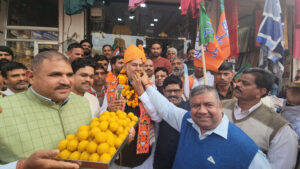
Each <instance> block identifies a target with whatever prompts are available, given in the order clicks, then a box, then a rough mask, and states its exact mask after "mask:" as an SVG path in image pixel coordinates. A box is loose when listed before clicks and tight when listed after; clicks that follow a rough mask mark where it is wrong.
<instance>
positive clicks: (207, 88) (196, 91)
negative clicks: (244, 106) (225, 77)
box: [190, 85, 221, 103]
mask: <svg viewBox="0 0 300 169" xmlns="http://www.w3.org/2000/svg"><path fill="white" fill-rule="evenodd" d="M204 93H212V94H213V95H214V96H215V98H216V100H217V102H218V103H220V102H221V100H220V97H219V94H218V92H217V90H216V89H215V88H213V87H211V86H207V85H203V86H197V87H195V88H193V89H192V91H191V93H190V101H191V98H193V97H194V96H197V95H200V94H204Z"/></svg>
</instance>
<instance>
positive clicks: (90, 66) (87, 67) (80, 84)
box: [71, 58, 100, 117]
mask: <svg viewBox="0 0 300 169" xmlns="http://www.w3.org/2000/svg"><path fill="white" fill-rule="evenodd" d="M71 66H72V69H73V72H74V83H73V85H72V92H73V93H75V94H77V95H80V96H84V97H85V98H87V99H88V100H89V103H90V107H91V112H92V116H93V117H98V116H99V113H100V106H99V102H98V99H97V98H96V96H94V95H92V94H90V93H89V92H88V90H89V89H90V87H91V86H92V84H93V82H94V79H93V76H94V74H95V68H94V67H95V62H94V61H93V60H91V59H89V58H80V59H76V60H74V61H73V62H72V64H71Z"/></svg>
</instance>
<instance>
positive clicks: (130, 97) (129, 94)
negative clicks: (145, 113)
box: [118, 69, 139, 108]
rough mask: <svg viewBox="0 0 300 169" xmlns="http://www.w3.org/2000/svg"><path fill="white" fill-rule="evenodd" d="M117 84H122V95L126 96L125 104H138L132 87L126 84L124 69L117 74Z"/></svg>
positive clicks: (131, 105)
mask: <svg viewBox="0 0 300 169" xmlns="http://www.w3.org/2000/svg"><path fill="white" fill-rule="evenodd" d="M118 82H119V84H121V85H123V90H122V96H124V97H125V98H126V104H127V106H129V107H132V108H135V107H136V106H138V105H139V96H138V94H137V93H136V92H135V91H134V89H133V87H132V86H130V85H128V81H127V74H126V71H125V70H124V69H122V70H121V72H120V73H119V75H118Z"/></svg>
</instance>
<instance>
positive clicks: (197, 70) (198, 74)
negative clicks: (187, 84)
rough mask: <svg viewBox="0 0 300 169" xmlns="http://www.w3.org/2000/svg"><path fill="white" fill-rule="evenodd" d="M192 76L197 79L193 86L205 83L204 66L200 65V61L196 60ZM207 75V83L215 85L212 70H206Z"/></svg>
mask: <svg viewBox="0 0 300 169" xmlns="http://www.w3.org/2000/svg"><path fill="white" fill-rule="evenodd" d="M191 76H192V77H193V78H194V79H195V82H194V85H193V88H194V87H196V86H200V85H204V77H203V68H202V66H200V65H198V62H194V73H193V74H192V75H191ZM206 77H207V85H208V86H214V75H213V74H212V73H211V72H210V71H206Z"/></svg>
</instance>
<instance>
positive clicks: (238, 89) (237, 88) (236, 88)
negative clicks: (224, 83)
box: [234, 86, 242, 93]
mask: <svg viewBox="0 0 300 169" xmlns="http://www.w3.org/2000/svg"><path fill="white" fill-rule="evenodd" d="M234 90H237V91H239V92H240V93H242V90H241V89H240V88H239V87H238V86H236V87H235V88H234Z"/></svg>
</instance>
